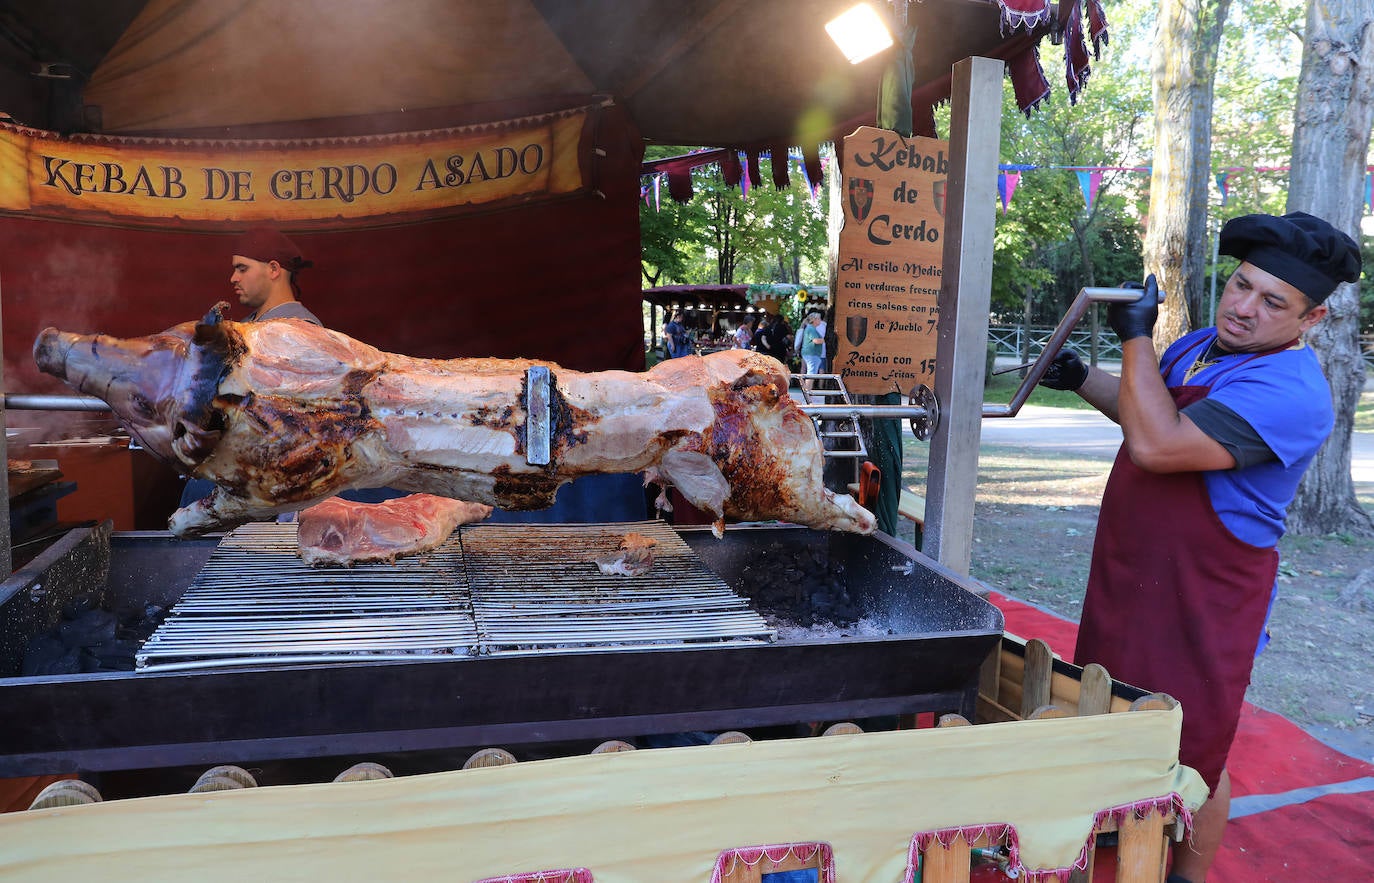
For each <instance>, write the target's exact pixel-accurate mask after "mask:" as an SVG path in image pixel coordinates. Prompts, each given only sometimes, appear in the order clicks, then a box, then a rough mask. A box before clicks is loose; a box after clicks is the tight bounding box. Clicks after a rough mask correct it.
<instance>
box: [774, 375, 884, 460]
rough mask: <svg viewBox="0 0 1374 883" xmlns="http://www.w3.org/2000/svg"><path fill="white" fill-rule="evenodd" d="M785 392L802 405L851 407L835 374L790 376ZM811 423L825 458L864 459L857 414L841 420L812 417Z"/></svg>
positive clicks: (864, 454)
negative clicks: (819, 440)
mask: <svg viewBox="0 0 1374 883" xmlns="http://www.w3.org/2000/svg"><path fill="white" fill-rule="evenodd" d="M788 392H789V393H790V394H791V395H792V397H793V398H794V399H800V400H801V403H802V404H803V405H852V404H854V402H853V401H852V400H851V399H850V398H849V390H847V389H845V386H844V379H843V378H841V377H840V375H838V374H793V375H792V378H791V380H789V381H788ZM811 422H813V423H814V424H816V434H817V435H818V436H820V438H821V445H822V446H823V447H824V448H825V456H827V457H833V458H846V459H856V460H864V459H867V458H868V448H867V447H866V446H865V445H864V437H863V433H862V432H860V431H859V417H858V414H848V415H845V416H833V415H826V416H822V415H812V416H811Z"/></svg>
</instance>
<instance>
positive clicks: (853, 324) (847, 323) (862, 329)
mask: <svg viewBox="0 0 1374 883" xmlns="http://www.w3.org/2000/svg"><path fill="white" fill-rule="evenodd" d="M844 337H845V340H847V341H849V345H850V346H858V345H859V344H861V343H863V342H864V341H865V340H866V339H867V338H868V317H867V316H846V317H845V319H844Z"/></svg>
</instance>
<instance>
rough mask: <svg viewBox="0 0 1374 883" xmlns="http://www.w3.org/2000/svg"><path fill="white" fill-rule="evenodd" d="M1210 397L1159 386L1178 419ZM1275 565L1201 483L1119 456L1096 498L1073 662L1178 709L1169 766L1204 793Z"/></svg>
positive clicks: (1217, 770) (1226, 746) (1220, 756)
mask: <svg viewBox="0 0 1374 883" xmlns="http://www.w3.org/2000/svg"><path fill="white" fill-rule="evenodd" d="M1262 355H1267V353H1259V354H1256V355H1254V356H1252V357H1251V358H1259V357H1260V356H1262ZM1180 358H1181V357H1180ZM1247 361H1248V360H1247ZM1175 362H1177V360H1175ZM1172 367H1173V365H1172V364H1171V365H1170V368H1171V369H1172ZM1165 373H1166V376H1167V373H1168V372H1167V371H1166V372H1165ZM1209 390H1210V387H1207V386H1175V387H1170V388H1169V392H1170V394H1171V395H1172V396H1173V399H1174V403H1175V404H1176V405H1177V407H1178V408H1179V410H1182V409H1183V408H1185V407H1186V406H1188V405H1189V404H1191V403H1192V402H1195V401H1197V400H1198V399H1201V398H1205V397H1206V395H1207V393H1208V391H1209ZM1278 564H1279V556H1278V551H1277V550H1276V549H1273V548H1267V549H1266V548H1260V547H1258V546H1252V545H1250V544H1249V543H1246V542H1244V541H1242V540H1239V539H1237V538H1236V537H1235V535H1233V534H1232V533H1231V531H1230V530H1228V529H1227V528H1226V526H1225V525H1223V524H1222V523H1221V518H1220V517H1219V516H1218V515H1217V513H1216V511H1215V510H1214V509H1213V508H1212V503H1211V500H1210V499H1209V497H1208V495H1207V486H1206V483H1205V481H1204V480H1203V473H1201V472H1173V473H1154V472H1146V471H1145V470H1143V469H1141V468H1140V467H1138V466H1136V465H1135V464H1134V463H1133V462H1131V458H1130V455H1129V454H1128V453H1127V452H1126V446H1125V445H1124V444H1123V445H1122V446H1121V450H1120V451H1118V452H1117V455H1116V463H1115V464H1114V465H1113V467H1112V473H1111V477H1110V478H1109V479H1108V480H1107V488H1106V491H1105V492H1104V493H1103V495H1102V510H1101V514H1100V516H1099V517H1098V522H1097V536H1096V539H1095V541H1094V543H1093V558H1092V569H1091V572H1090V573H1089V575H1088V592H1087V596H1086V598H1085V600H1084V604H1083V618H1082V621H1081V622H1080V624H1079V629H1078V646H1077V647H1076V648H1075V650H1074V662H1075V663H1077V664H1078V665H1086V664H1088V663H1090V662H1096V663H1099V664H1100V665H1102V666H1104V667H1105V668H1106V669H1107V671H1108V673H1109V674H1111V676H1112V677H1113V678H1115V679H1116V680H1119V681H1125V682H1126V683H1128V684H1132V685H1134V686H1137V687H1140V688H1142V689H1144V690H1149V691H1152V692H1160V693H1168V694H1169V695H1170V696H1173V697H1174V698H1175V699H1177V700H1178V701H1179V702H1180V703H1182V705H1183V737H1182V742H1181V744H1180V747H1179V759H1180V760H1181V761H1182V762H1183V763H1184V764H1187V765H1188V766H1190V767H1192V768H1194V769H1196V770H1197V771H1198V772H1199V773H1200V774H1201V775H1202V778H1203V779H1204V780H1205V781H1206V782H1207V786H1208V788H1209V789H1213V790H1215V788H1216V785H1217V780H1218V778H1219V777H1220V775H1221V771H1222V769H1223V768H1225V766H1226V754H1227V752H1228V751H1229V750H1230V747H1231V741H1232V739H1233V738H1234V737H1235V733H1236V726H1237V724H1238V722H1239V720H1240V710H1241V706H1242V704H1243V703H1244V700H1245V688H1246V687H1247V686H1249V683H1250V669H1251V667H1252V666H1253V664H1254V657H1255V647H1256V646H1257V645H1258V643H1259V637H1260V632H1261V630H1262V629H1263V627H1264V619H1265V613H1266V611H1267V610H1268V606H1269V597H1270V594H1271V592H1272V590H1273V587H1274V578H1275V576H1276V575H1277V572H1278Z"/></svg>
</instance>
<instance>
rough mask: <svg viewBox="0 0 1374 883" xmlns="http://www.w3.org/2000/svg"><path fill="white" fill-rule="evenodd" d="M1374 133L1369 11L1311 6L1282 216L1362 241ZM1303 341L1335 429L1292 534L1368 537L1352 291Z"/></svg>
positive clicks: (1307, 485)
mask: <svg viewBox="0 0 1374 883" xmlns="http://www.w3.org/2000/svg"><path fill="white" fill-rule="evenodd" d="M1372 124H1374V9H1371V3H1370V0H1319V2H1312V3H1311V4H1310V5H1309V6H1308V9H1307V27H1306V32H1305V34H1304V39H1303V51H1302V73H1301V74H1300V77H1299V81H1298V97H1297V107H1296V111H1295V114H1294V125H1293V159H1292V163H1291V164H1290V165H1291V167H1292V172H1291V173H1290V180H1289V187H1288V210H1289V211H1304V212H1308V213H1309V214H1313V215H1317V216H1318V217H1321V218H1325V219H1326V220H1328V221H1330V222H1331V223H1332V224H1333V225H1335V226H1336V227H1337V228H1338V229H1340V230H1344V231H1345V232H1346V233H1349V234H1350V235H1351V236H1352V237H1353V238H1354V239H1355V240H1356V241H1359V238H1360V217H1361V215H1362V214H1363V211H1364V196H1363V193H1362V191H1363V189H1364V176H1365V163H1366V159H1365V158H1366V156H1367V155H1368V152H1369V135H1370V127H1371V125H1372ZM1326 304H1327V309H1328V312H1327V315H1326V318H1324V319H1323V320H1322V321H1321V322H1319V323H1317V325H1316V327H1315V328H1313V329H1312V330H1311V331H1309V332H1308V333H1307V342H1308V343H1309V344H1311V346H1312V349H1313V350H1315V351H1316V353H1317V358H1318V360H1319V361H1320V362H1321V365H1322V370H1323V371H1325V372H1326V379H1327V382H1328V383H1330V385H1331V401H1332V404H1333V405H1334V406H1335V410H1336V427H1335V429H1334V430H1332V432H1331V437H1330V438H1328V439H1327V441H1326V444H1325V445H1323V446H1322V448H1321V450H1320V451H1319V452H1318V453H1317V458H1316V459H1315V460H1314V461H1313V462H1312V466H1311V467H1310V468H1309V469H1308V470H1307V474H1306V475H1304V476H1303V480H1302V483H1301V484H1300V485H1299V486H1298V493H1297V496H1296V497H1295V498H1294V500H1293V504H1292V505H1291V506H1289V508H1288V527H1289V529H1290V530H1292V531H1294V532H1295V533H1306V534H1325V533H1354V534H1360V535H1365V536H1369V535H1374V521H1371V519H1370V516H1369V513H1367V512H1365V511H1364V510H1363V509H1362V508H1361V507H1360V504H1359V502H1358V501H1357V499H1356V497H1355V485H1354V481H1353V480H1352V478H1351V476H1350V443H1351V433H1352V432H1353V430H1354V421H1355V408H1356V406H1357V405H1358V404H1359V399H1360V392H1361V390H1362V389H1363V387H1364V379H1365V367H1364V361H1363V359H1362V358H1361V357H1360V337H1359V335H1360V329H1359V310H1360V304H1359V290H1358V288H1357V286H1356V285H1353V284H1346V285H1341V286H1340V287H1339V288H1337V289H1336V291H1335V292H1334V293H1333V294H1332V295H1331V297H1329V298H1327V301H1326Z"/></svg>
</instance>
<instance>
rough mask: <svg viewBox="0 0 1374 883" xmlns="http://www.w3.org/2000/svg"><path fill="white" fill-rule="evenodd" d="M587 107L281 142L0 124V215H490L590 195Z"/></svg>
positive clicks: (214, 221)
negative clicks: (582, 146)
mask: <svg viewBox="0 0 1374 883" xmlns="http://www.w3.org/2000/svg"><path fill="white" fill-rule="evenodd" d="M591 114H592V109H591V108H578V109H576V110H572V111H565V112H562V113H556V114H547V115H543V116H539V117H526V118H523V119H519V120H512V121H507V122H499V123H490V124H485V125H481V126H471V127H463V128H454V129H436V130H433V131H427V132H407V133H404V134H396V135H378V136H367V137H356V138H314V139H300V140H291V141H285V140H283V141H271V140H254V141H202V140H178V139H170V138H121V137H106V136H97V135H77V136H71V137H63V136H59V135H55V134H53V133H51V132H42V131H38V130H35V129H27V128H23V127H18V126H10V125H0V211H5V212H16V213H25V214H31V215H35V216H40V217H53V218H66V219H75V220H89V221H96V222H103V223H117V224H128V225H131V226H143V225H148V226H175V227H192V228H194V227H210V228H213V227H215V226H218V225H220V224H225V223H233V224H237V225H242V224H245V223H253V222H258V221H271V222H273V223H275V224H279V225H281V226H284V227H294V228H297V229H300V228H330V227H348V226H363V225H366V224H368V223H371V224H376V223H390V222H395V221H401V220H417V219H421V218H424V217H429V216H440V215H453V214H459V213H463V212H468V211H475V210H479V209H490V208H496V207H501V206H504V205H508V204H511V203H520V202H529V201H535V200H540V199H548V198H551V197H555V196H563V195H567V194H570V193H576V192H578V191H581V190H584V189H587V188H588V180H587V169H586V164H585V163H583V162H582V161H581V158H580V157H579V149H578V147H579V143H580V142H581V140H582V136H583V131H584V129H585V128H586V126H587V125H588V122H589V120H590V119H591Z"/></svg>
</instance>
